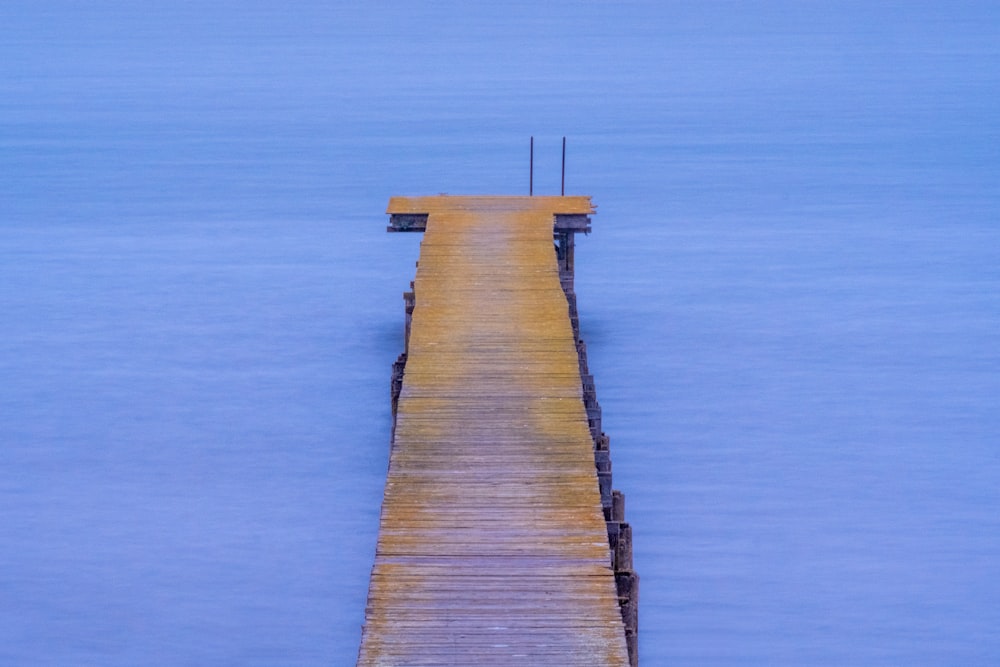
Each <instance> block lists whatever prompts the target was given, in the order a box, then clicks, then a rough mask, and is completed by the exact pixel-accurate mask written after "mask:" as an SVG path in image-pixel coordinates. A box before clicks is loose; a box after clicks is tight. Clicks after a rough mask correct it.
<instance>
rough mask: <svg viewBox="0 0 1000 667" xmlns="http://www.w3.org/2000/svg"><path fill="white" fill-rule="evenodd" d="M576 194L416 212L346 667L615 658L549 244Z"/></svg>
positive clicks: (612, 617)
mask: <svg viewBox="0 0 1000 667" xmlns="http://www.w3.org/2000/svg"><path fill="white" fill-rule="evenodd" d="M592 212H593V207H592V205H591V203H590V199H589V198H588V197H530V198H529V197H448V196H442V197H419V198H398V197H397V198H393V199H392V200H391V201H390V203H389V213H390V214H394V215H398V216H400V217H399V218H398V219H399V220H412V219H414V218H409V217H404V216H422V215H426V216H427V222H426V230H425V232H424V239H423V242H422V245H421V253H420V261H419V265H418V269H417V274H416V279H415V281H414V290H413V291H414V293H415V305H414V308H413V313H412V322H411V329H410V337H409V344H408V358H407V361H406V366H405V370H404V375H403V380H402V388H401V390H400V393H399V400H398V407H397V415H396V427H395V439H394V443H393V449H392V454H391V456H390V462H389V471H388V476H387V480H386V489H385V497H384V500H383V505H382V514H381V519H380V530H379V539H378V546H377V550H376V557H375V565H374V567H373V569H372V577H371V583H370V588H369V597H368V606H367V608H366V613H365V625H364V629H363V632H362V642H361V650H360V654H359V659H358V665H359V666H365V667H368V666H375V665H463V666H465V667H469V666H473V665H476V666H479V665H561V666H565V667H573V666H575V665H587V666H588V667H591V666H594V665H602V666H603V665H608V666H616V667H621V666H625V665H628V664H629V658H628V652H627V647H626V643H625V632H624V626H623V624H622V617H621V611H620V608H619V605H618V598H617V593H616V588H615V574H614V572H613V571H612V569H611V555H610V552H609V547H608V534H607V527H606V525H605V520H604V516H603V514H602V510H601V498H600V493H599V490H598V482H597V475H596V472H595V468H594V454H593V439H592V435H591V432H590V429H589V427H588V421H587V412H586V409H585V407H584V402H583V391H582V379H581V376H580V367H579V359H578V354H577V349H576V344H575V339H574V336H573V331H572V328H571V324H570V319H569V312H568V305H567V301H566V297H565V295H564V293H563V290H562V287H561V284H560V279H559V270H558V265H557V262H556V256H555V252H554V249H553V238H552V234H553V216H554V215H556V214H560V215H566V216H577V217H574V218H568V219H570V220H574V221H578V222H580V224H582V223H583V217H585V216H586V215H588V214H590V213H592Z"/></svg>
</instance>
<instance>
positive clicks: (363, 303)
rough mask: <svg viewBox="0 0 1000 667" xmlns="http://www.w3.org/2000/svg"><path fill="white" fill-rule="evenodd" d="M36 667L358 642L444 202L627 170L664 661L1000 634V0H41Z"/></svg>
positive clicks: (12, 58)
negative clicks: (424, 268)
mask: <svg viewBox="0 0 1000 667" xmlns="http://www.w3.org/2000/svg"><path fill="white" fill-rule="evenodd" d="M0 26H2V29H0V665H5V666H6V665H11V666H21V665H24V666H28V665H31V666H39V667H43V666H49V665H51V666H59V667H62V666H65V665H80V666H85V665H94V666H98V665H99V666H102V667H116V666H122V667H125V666H132V665H164V666H167V665H170V666H174V665H199V666H200V665H261V666H282V667H284V666H298V665H301V666H306V665H310V666H312V665H316V666H318V665H350V664H353V662H354V660H355V658H356V655H357V648H358V643H359V639H360V625H361V622H362V620H363V618H364V605H365V597H366V592H367V585H368V573H369V569H370V567H371V562H372V559H373V556H374V544H375V537H376V530H377V522H378V511H379V503H380V500H381V496H382V484H383V482H384V479H385V466H386V461H387V443H388V437H389V420H390V415H389V403H388V398H389V396H388V380H389V365H390V363H391V362H392V361H393V359H394V358H395V356H396V355H397V354H398V353H399V352H400V351H401V348H402V325H403V304H402V299H401V298H400V296H401V293H402V292H403V291H404V290H405V289H406V288H407V286H408V281H409V280H410V279H412V275H413V262H414V261H415V260H416V258H417V254H418V245H417V244H418V242H419V239H418V238H416V235H394V236H387V235H386V234H385V232H384V228H385V224H386V219H385V216H384V215H383V211H384V210H385V205H386V201H387V199H388V197H389V196H390V195H393V194H436V193H439V192H449V193H453V194H463V193H498V194H520V193H524V192H526V190H527V186H528V183H527V180H528V179H527V176H528V169H527V147H528V137H529V136H530V135H534V136H535V138H536V139H535V141H536V143H535V155H536V161H535V173H536V179H535V191H536V192H540V193H556V192H558V189H559V159H560V140H561V137H562V136H564V135H566V136H567V137H568V142H569V145H568V167H567V190H568V192H569V193H572V194H577V193H580V194H589V195H592V196H593V197H594V201H595V203H596V204H597V205H598V214H597V215H596V216H595V217H594V233H593V235H592V236H591V237H589V238H585V239H580V240H579V242H578V253H577V293H578V296H579V303H580V310H581V325H582V332H583V336H584V338H585V339H586V340H587V342H588V349H589V353H590V361H591V368H592V370H593V372H594V373H595V375H596V377H597V382H598V395H599V398H600V400H601V403H602V406H603V408H604V426H605V430H606V431H607V432H608V433H609V435H610V436H611V438H612V453H613V458H614V464H615V483H616V486H617V487H619V488H621V489H622V490H623V491H624V492H625V494H626V497H627V512H628V517H629V518H630V520H631V522H632V524H633V526H634V531H635V562H636V567H637V569H638V571H639V573H640V575H641V577H642V595H641V600H642V602H641V606H640V611H641V622H640V623H641V635H640V645H641V655H642V664H644V665H646V666H647V667H648V666H650V665H747V664H767V665H846V664H851V665H901V664H907V665H988V664H996V663H998V662H1000V630H998V628H1000V123H998V121H997V119H998V118H1000V8H998V7H997V6H996V4H995V3H992V2H950V3H931V2H882V3H870V2H860V1H857V2H854V1H850V2H846V1H835V2H829V3H812V2H794V1H792V0H778V1H775V2H754V1H751V2H722V1H719V0H709V1H707V2H699V3H676V2H665V3H664V2H616V3H610V2H608V3H605V2H573V3H571V2H562V1H560V2H551V3H538V2H531V3H529V2H512V3H498V4H496V5H494V6H489V5H480V4H477V3H460V2H452V1H451V0H446V1H442V2H434V3H409V2H396V1H390V2H384V3H376V4H372V3H320V2H301V3H295V4H294V5H282V4H279V3H269V2H263V1H251V2H239V3H237V2H231V1H229V0H224V1H222V2H211V3H210V2H202V1H199V0H191V1H185V2H177V1H171V2H165V1H163V2H161V1H148V2H142V3H134V2H124V1H121V2H114V1H111V0H97V1H95V2H86V3H84V2H74V1H71V0H50V1H46V2H27V1H25V0H13V2H8V3H4V4H3V5H2V6H0Z"/></svg>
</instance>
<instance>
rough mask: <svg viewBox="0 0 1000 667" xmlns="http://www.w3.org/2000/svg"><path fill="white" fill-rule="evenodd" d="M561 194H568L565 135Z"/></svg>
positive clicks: (564, 138) (564, 139)
mask: <svg viewBox="0 0 1000 667" xmlns="http://www.w3.org/2000/svg"><path fill="white" fill-rule="evenodd" d="M559 194H560V195H561V196H563V197H565V196H566V137H563V159H562V186H561V187H560V188H559Z"/></svg>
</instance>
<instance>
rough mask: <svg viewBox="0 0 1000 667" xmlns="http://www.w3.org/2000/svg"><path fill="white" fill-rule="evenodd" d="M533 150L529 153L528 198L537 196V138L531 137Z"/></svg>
mask: <svg viewBox="0 0 1000 667" xmlns="http://www.w3.org/2000/svg"><path fill="white" fill-rule="evenodd" d="M530 145H531V148H530V149H529V153H528V196H529V197H531V196H533V195H534V194H535V138H534V137H531V144H530Z"/></svg>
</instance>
